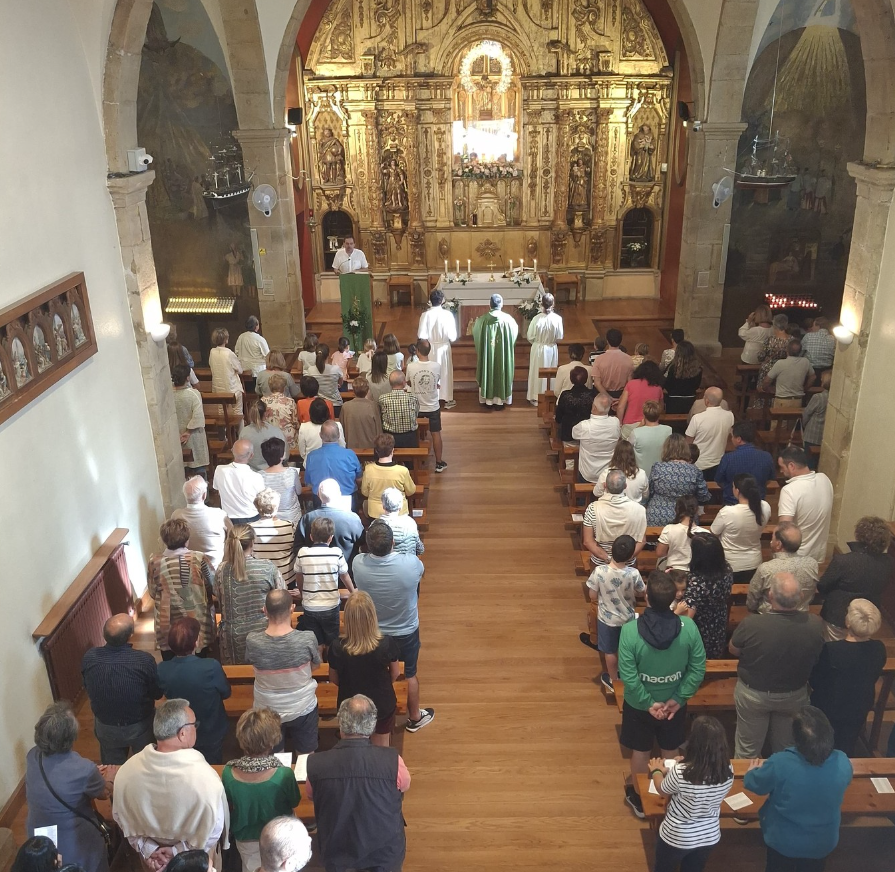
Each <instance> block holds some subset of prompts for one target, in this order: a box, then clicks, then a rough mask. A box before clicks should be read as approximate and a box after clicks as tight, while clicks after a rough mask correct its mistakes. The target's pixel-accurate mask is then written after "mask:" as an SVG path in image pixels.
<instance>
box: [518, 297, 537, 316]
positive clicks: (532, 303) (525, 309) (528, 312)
mask: <svg viewBox="0 0 895 872" xmlns="http://www.w3.org/2000/svg"><path fill="white" fill-rule="evenodd" d="M516 311H517V312H518V313H519V314H520V315H521V316H522V317H523V318H525V320H526V321H531V320H532V318H534V316H535V315H537V314H538V312H540V311H541V301H540V300H538V299H536V298H535V299H531V300H523V301H522V302H521V303H519V305H517V306H516Z"/></svg>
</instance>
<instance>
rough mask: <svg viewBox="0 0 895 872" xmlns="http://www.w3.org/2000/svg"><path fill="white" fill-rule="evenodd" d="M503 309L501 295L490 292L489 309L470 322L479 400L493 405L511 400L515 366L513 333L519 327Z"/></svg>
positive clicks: (500, 405) (501, 406)
mask: <svg viewBox="0 0 895 872" xmlns="http://www.w3.org/2000/svg"><path fill="white" fill-rule="evenodd" d="M502 309H503V297H501V296H500V294H492V295H491V311H490V312H488V313H487V314H485V315H480V316H479V317H478V318H477V319H476V322H475V324H473V326H472V338H473V339H474V340H475V350H476V357H477V363H476V368H475V380H476V381H477V382H478V383H479V402H480V403H482V404H483V405H486V406H490V407H492V408H496V409H502V408H503V407H504V404H506V405H510V403H512V402H513V374H514V372H515V368H516V349H515V346H516V337H517V336H518V335H519V327H518V325H517V324H516V322H515V320H514V319H513V318H512V317H511V316H510V315H507V313H506V312H503V311H502Z"/></svg>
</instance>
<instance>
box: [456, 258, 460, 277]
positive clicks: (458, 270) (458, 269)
mask: <svg viewBox="0 0 895 872" xmlns="http://www.w3.org/2000/svg"><path fill="white" fill-rule="evenodd" d="M457 275H460V261H459V260H458V261H457Z"/></svg>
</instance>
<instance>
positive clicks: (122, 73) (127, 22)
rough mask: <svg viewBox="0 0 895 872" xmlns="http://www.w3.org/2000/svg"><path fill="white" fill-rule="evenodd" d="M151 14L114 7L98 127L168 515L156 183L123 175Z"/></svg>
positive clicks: (170, 469)
mask: <svg viewBox="0 0 895 872" xmlns="http://www.w3.org/2000/svg"><path fill="white" fill-rule="evenodd" d="M151 10H152V0H119V2H118V5H117V6H116V8H115V14H114V16H113V20H112V29H111V32H110V34H109V47H108V52H107V55H106V66H105V73H104V76H103V123H104V128H105V137H106V156H107V160H108V163H109V173H110V175H109V180H108V187H109V194H110V196H111V198H112V206H113V208H114V210H115V221H116V223H117V225H118V238H119V241H120V244H121V261H122V267H123V270H124V279H125V284H126V287H127V300H128V306H129V308H130V311H131V320H132V323H133V329H134V340H135V342H136V344H137V354H138V356H139V360H140V370H141V372H142V375H143V390H144V392H145V395H146V407H147V409H148V411H149V421H150V425H151V427H152V438H153V443H154V445H155V455H156V463H157V465H158V472H159V485H160V489H161V494H162V502H163V505H164V509H165V514H166V515H169V514H170V513H171V511H172V510H173V509H175V508H177V507H178V506H180V505H183V493H182V491H181V487H182V485H183V479H184V470H183V455H182V451H181V446H180V428H179V427H178V426H177V415H176V414H175V411H174V391H173V388H172V386H171V373H170V370H169V368H168V352H167V349H166V347H165V343H164V342H155V341H154V340H153V339H152V337H151V336H150V335H149V330H151V329H152V328H153V327H156V326H157V325H159V324H160V323H161V322H162V320H163V314H162V307H161V301H160V299H159V292H158V282H157V280H156V274H155V261H154V259H153V257H152V240H151V238H150V233H149V218H148V216H147V214H146V189H147V188H148V187H149V186H150V185H151V184H152V182H153V180H154V179H155V173H154V172H151V171H150V172H143V173H133V174H128V172H127V150H128V149H129V148H136V146H137V86H138V83H139V79H140V59H141V53H142V50H143V40H144V39H145V36H146V26H147V24H148V23H149V13H150V12H151Z"/></svg>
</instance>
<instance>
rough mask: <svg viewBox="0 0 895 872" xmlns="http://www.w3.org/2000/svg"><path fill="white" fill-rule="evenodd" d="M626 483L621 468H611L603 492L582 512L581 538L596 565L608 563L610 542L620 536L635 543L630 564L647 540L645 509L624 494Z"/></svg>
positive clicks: (610, 549)
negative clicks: (628, 538) (628, 537)
mask: <svg viewBox="0 0 895 872" xmlns="http://www.w3.org/2000/svg"><path fill="white" fill-rule="evenodd" d="M613 420H616V419H613ZM627 483H628V482H627V479H626V478H625V474H624V473H623V472H622V471H621V470H620V469H610V470H609V474H608V475H607V476H606V492H605V493H604V494H603V496H601V497H600V499H598V500H594V501H593V502H592V503H591V504H590V505H589V506H588V507H587V511H586V512H585V513H584V526H583V527H582V538H583V540H584V547H585V548H586V549H587V550H588V551H590V560H591V563H593V564H594V565H595V566H600V565H602V564H606V563H609V557H610V554H611V552H612V543H613V542H614V541H615V540H616V539H617V538H618V537H619V536H630V537H631V538H632V539H633V540H634V541H635V542H636V543H637V545H636V546H635V548H634V554H633V555H632V556H631V559H630V560H629V561H628V563H629V565H633V563H634V561H635V560H636V559H637V555H638V554H639V553H640V552H641V551H642V550H643V546H644V545H645V544H646V509H645V508H644V507H643V506H642V505H640V503H635V502H634V500H632V499H630V498H629V497H628V496H627V494H625V486H626V485H627Z"/></svg>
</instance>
